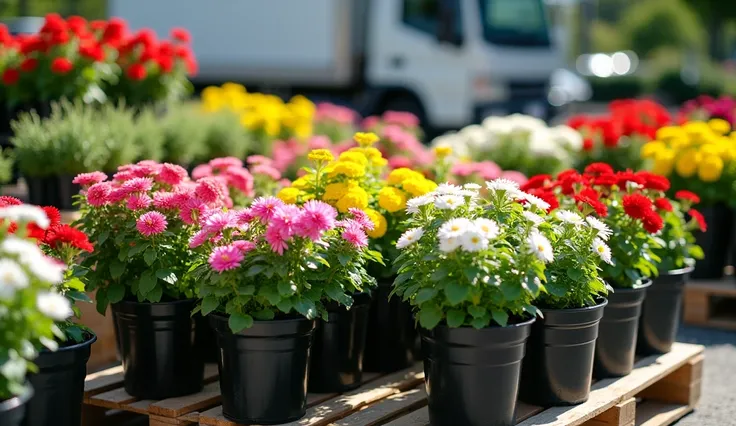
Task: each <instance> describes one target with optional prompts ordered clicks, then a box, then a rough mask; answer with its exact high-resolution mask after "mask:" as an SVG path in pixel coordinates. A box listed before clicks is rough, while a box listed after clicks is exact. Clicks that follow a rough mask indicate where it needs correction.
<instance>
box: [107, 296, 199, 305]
mask: <svg viewBox="0 0 736 426" xmlns="http://www.w3.org/2000/svg"><path fill="white" fill-rule="evenodd" d="M196 302H197V299H194V298H192V299H180V300H172V301H169V302H139V301H137V300H125V299H123V300H121V301H119V302H115V303H111V305H127V306H136V305H178V304H182V305H183V304H186V303H196Z"/></svg>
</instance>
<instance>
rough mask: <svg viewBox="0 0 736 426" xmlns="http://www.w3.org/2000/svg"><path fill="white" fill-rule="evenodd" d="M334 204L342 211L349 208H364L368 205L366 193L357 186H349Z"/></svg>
mask: <svg viewBox="0 0 736 426" xmlns="http://www.w3.org/2000/svg"><path fill="white" fill-rule="evenodd" d="M335 206H336V207H337V209H338V210H339V211H340V212H342V213H345V212H347V211H348V209H350V208H356V209H361V210H365V208H366V207H368V193H367V192H365V190H364V189H363V188H361V187H359V186H356V187H353V188H350V189H349V190H348V192H347V194H345V195H344V196H343V197H342V198H340V199H339V200H338V201H337V204H336V205H335Z"/></svg>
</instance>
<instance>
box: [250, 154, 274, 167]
mask: <svg viewBox="0 0 736 426" xmlns="http://www.w3.org/2000/svg"><path fill="white" fill-rule="evenodd" d="M246 161H247V162H248V164H249V165H251V166H256V165H258V164H265V165H267V166H270V165H271V163H273V160H271V159H270V158H268V157H265V156H263V155H251V156H249V157H248V158H246Z"/></svg>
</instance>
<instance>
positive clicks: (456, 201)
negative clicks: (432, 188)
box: [434, 195, 465, 210]
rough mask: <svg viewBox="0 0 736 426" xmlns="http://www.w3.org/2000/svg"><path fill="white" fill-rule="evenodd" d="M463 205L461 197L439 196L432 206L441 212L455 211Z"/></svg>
mask: <svg viewBox="0 0 736 426" xmlns="http://www.w3.org/2000/svg"><path fill="white" fill-rule="evenodd" d="M463 204H465V198H463V196H462V195H440V196H439V197H437V198H436V199H435V200H434V206H435V207H437V208H438V209H441V210H455V209H456V208H458V207H460V206H462V205H463Z"/></svg>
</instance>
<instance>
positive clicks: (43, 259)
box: [25, 255, 66, 284]
mask: <svg viewBox="0 0 736 426" xmlns="http://www.w3.org/2000/svg"><path fill="white" fill-rule="evenodd" d="M25 265H26V266H27V267H28V269H30V270H31V273H32V274H33V275H35V276H36V277H38V279H40V280H41V281H44V282H47V283H51V284H59V283H60V282H61V281H62V280H64V271H65V270H66V265H64V264H62V263H59V262H57V261H56V260H54V259H52V258H50V257H48V256H44V255H42V256H39V257H38V258H36V259H33V260H32V261H30V262H28V263H25Z"/></svg>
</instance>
